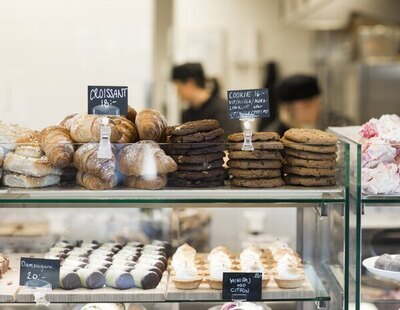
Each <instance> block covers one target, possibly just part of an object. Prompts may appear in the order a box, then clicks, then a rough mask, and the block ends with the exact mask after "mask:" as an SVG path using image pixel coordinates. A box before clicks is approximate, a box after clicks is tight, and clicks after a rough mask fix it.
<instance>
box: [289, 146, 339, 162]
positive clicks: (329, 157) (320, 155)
mask: <svg viewBox="0 0 400 310" xmlns="http://www.w3.org/2000/svg"><path fill="white" fill-rule="evenodd" d="M285 154H286V155H290V156H293V157H297V158H302V159H314V160H332V159H336V157H337V155H336V153H328V154H323V153H312V152H307V151H300V150H294V149H291V148H288V147H287V148H285Z"/></svg>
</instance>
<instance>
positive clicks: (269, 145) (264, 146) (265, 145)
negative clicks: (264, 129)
mask: <svg viewBox="0 0 400 310" xmlns="http://www.w3.org/2000/svg"><path fill="white" fill-rule="evenodd" d="M252 144H253V147H254V149H255V150H259V151H262V150H283V144H282V143H280V142H277V141H263V142H253V143H252ZM242 146H243V143H232V144H229V149H230V150H231V151H241V150H242Z"/></svg>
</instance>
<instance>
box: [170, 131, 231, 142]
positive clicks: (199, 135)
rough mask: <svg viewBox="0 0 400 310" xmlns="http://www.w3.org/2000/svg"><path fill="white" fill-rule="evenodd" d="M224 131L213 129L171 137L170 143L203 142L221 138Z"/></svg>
mask: <svg viewBox="0 0 400 310" xmlns="http://www.w3.org/2000/svg"><path fill="white" fill-rule="evenodd" d="M224 134H225V131H224V130H223V129H222V128H217V129H213V130H211V131H202V132H196V133H192V134H190V135H186V136H171V137H170V141H171V142H172V143H187V142H203V141H209V140H212V139H215V138H217V137H220V136H223V135H224Z"/></svg>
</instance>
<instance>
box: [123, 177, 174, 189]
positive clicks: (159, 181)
mask: <svg viewBox="0 0 400 310" xmlns="http://www.w3.org/2000/svg"><path fill="white" fill-rule="evenodd" d="M125 185H126V187H130V188H138V189H161V188H164V187H165V186H166V185H167V176H166V175H165V174H161V175H157V176H155V177H154V178H153V179H145V178H143V177H140V176H139V177H136V176H127V177H125Z"/></svg>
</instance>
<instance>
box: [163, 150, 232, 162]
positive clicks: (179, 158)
mask: <svg viewBox="0 0 400 310" xmlns="http://www.w3.org/2000/svg"><path fill="white" fill-rule="evenodd" d="M224 156H225V153H224V152H217V153H209V154H201V155H190V156H184V155H171V157H172V159H173V160H175V162H176V163H178V164H203V163H209V162H211V161H214V160H217V159H222V158H224Z"/></svg>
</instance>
